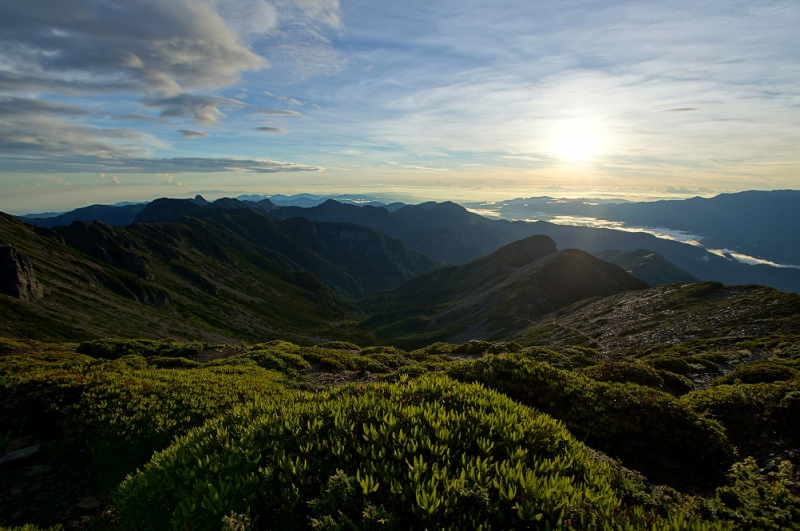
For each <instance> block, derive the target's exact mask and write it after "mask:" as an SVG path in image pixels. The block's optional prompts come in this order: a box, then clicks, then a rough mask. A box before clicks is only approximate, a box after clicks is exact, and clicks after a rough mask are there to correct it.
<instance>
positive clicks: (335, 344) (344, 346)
mask: <svg viewBox="0 0 800 531" xmlns="http://www.w3.org/2000/svg"><path fill="white" fill-rule="evenodd" d="M320 347H322V348H325V349H330V350H352V351H355V352H358V351H359V350H361V347H359V346H358V345H356V344H354V343H348V342H347V341H329V342H327V343H323V344H321V345H320Z"/></svg>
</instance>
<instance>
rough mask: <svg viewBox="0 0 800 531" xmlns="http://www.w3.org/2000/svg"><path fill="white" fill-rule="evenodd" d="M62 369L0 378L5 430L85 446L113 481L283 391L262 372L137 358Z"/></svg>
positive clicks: (0, 424)
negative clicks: (241, 407)
mask: <svg viewBox="0 0 800 531" xmlns="http://www.w3.org/2000/svg"><path fill="white" fill-rule="evenodd" d="M77 356H80V355H77ZM8 359H9V358H7V357H6V358H3V361H4V362H6V361H8ZM68 359H69V357H68ZM65 363H75V362H74V360H69V361H68V362H65ZM58 365H59V364H58V363H55V364H53V365H52V366H49V367H48V366H44V367H39V368H37V369H36V370H29V371H27V372H19V373H12V374H9V375H8V376H6V377H5V378H3V379H0V431H1V432H3V433H5V432H6V431H12V432H14V433H29V434H34V435H36V436H37V437H38V438H39V439H40V440H52V439H60V440H61V441H62V442H63V445H64V446H65V447H66V448H72V449H78V448H86V449H87V450H88V451H89V454H90V456H91V457H92V459H93V460H94V461H95V464H96V465H97V467H98V468H99V469H101V470H108V471H110V472H109V474H111V475H113V474H115V473H117V472H119V471H120V470H124V471H127V470H131V469H132V468H134V467H136V466H140V465H141V464H143V463H144V462H145V461H146V460H147V459H148V458H149V457H150V455H151V454H152V452H153V451H154V450H158V449H161V448H165V447H166V446H167V445H168V444H169V442H170V441H171V439H172V438H173V437H174V436H175V435H177V434H179V433H183V432H185V431H187V430H188V429H190V428H192V427H195V426H198V425H200V424H202V423H203V422H204V421H205V420H206V419H208V418H211V417H214V416H216V415H219V414H221V413H223V412H225V411H227V410H229V409H231V408H232V407H233V406H234V405H235V404H239V403H241V402H243V401H247V400H252V399H253V398H255V397H263V396H274V395H277V394H282V393H284V392H285V389H284V387H283V386H282V385H280V384H279V383H278V382H279V380H280V375H278V374H276V373H274V372H269V371H265V370H263V369H261V368H259V367H210V368H203V369H188V370H181V371H177V370H169V369H150V368H145V367H146V363H145V361H144V358H141V357H139V356H124V357H122V358H119V359H116V360H93V361H90V362H84V361H81V362H80V363H78V364H77V365H76V366H72V367H69V368H64V367H59V366H58Z"/></svg>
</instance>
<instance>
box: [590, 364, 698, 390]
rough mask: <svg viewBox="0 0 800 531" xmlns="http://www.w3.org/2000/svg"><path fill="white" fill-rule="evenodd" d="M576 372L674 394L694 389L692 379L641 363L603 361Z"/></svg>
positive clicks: (607, 380)
mask: <svg viewBox="0 0 800 531" xmlns="http://www.w3.org/2000/svg"><path fill="white" fill-rule="evenodd" d="M578 372H579V373H581V374H584V375H586V376H588V377H589V378H592V379H593V380H597V381H600V382H617V383H635V384H637V385H644V386H646V387H652V388H653V389H658V390H660V391H666V392H669V393H673V394H676V395H682V394H686V393H688V392H689V391H692V390H693V389H694V384H693V383H692V381H691V380H689V379H688V378H686V377H685V376H681V375H679V374H675V373H672V372H669V371H662V370H658V369H654V368H652V367H651V366H649V365H645V364H643V363H636V362H604V363H600V364H598V365H594V366H591V367H588V368H584V369H580V370H579V371H578Z"/></svg>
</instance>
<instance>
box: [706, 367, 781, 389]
mask: <svg viewBox="0 0 800 531" xmlns="http://www.w3.org/2000/svg"><path fill="white" fill-rule="evenodd" d="M795 376H797V371H796V370H795V369H792V368H791V367H787V366H785V365H782V364H779V363H770V362H762V363H748V364H746V365H740V366H738V367H736V370H735V371H733V372H732V373H729V374H726V375H725V376H723V377H722V378H717V379H716V380H714V382H713V383H712V385H725V384H735V383H745V384H754V383H771V382H783V381H786V380H791V379H792V378H794V377H795Z"/></svg>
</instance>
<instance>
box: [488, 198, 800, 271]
mask: <svg viewBox="0 0 800 531" xmlns="http://www.w3.org/2000/svg"><path fill="white" fill-rule="evenodd" d="M492 207H493V208H495V209H497V210H498V211H499V212H500V213H501V214H502V215H503V216H504V217H507V218H516V219H525V218H531V217H536V216H535V214H536V213H544V214H549V215H568V216H583V217H592V218H597V219H601V220H609V221H620V222H624V223H627V224H628V225H631V226H641V227H665V228H669V229H672V230H678V231H683V232H687V233H690V234H694V235H697V236H699V237H702V243H703V245H704V246H706V247H708V248H711V249H734V250H737V251H738V252H740V253H743V254H746V255H749V256H758V257H762V258H765V259H768V260H771V261H773V262H776V263H779V264H794V265H800V246H799V245H798V242H800V190H772V191H757V190H752V191H745V192H736V193H729V194H719V195H717V196H714V197H711V198H704V197H693V198H691V199H680V200H677V199H674V200H661V201H651V202H622V203H611V202H603V203H595V202H591V201H584V200H580V199H578V200H556V199H553V198H550V197H531V198H525V199H523V198H520V199H513V200H508V201H502V202H501V203H500V204H499V205H492Z"/></svg>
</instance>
